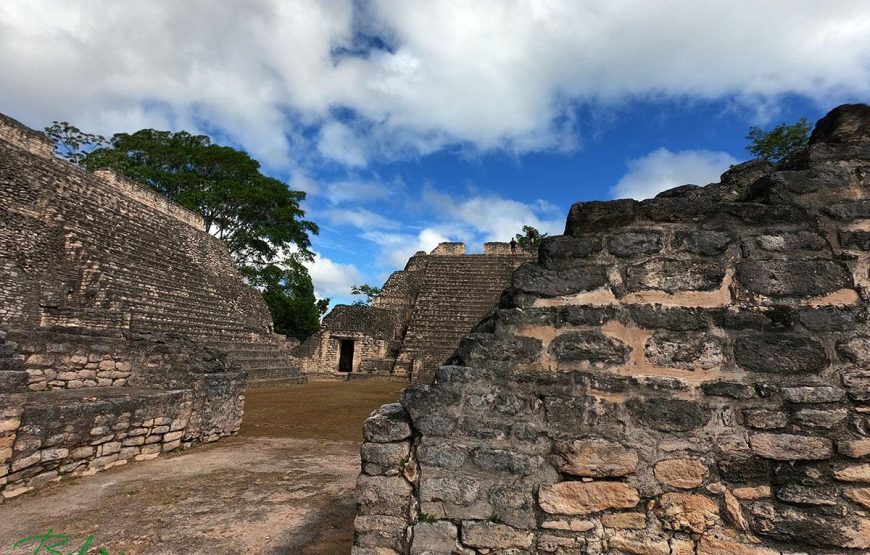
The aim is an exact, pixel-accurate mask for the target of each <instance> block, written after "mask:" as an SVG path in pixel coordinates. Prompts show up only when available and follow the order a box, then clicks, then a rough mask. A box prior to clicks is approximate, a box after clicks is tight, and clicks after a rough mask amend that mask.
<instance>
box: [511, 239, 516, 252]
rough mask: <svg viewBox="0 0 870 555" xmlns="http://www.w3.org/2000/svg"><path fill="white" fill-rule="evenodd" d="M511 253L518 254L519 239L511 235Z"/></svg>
mask: <svg viewBox="0 0 870 555" xmlns="http://www.w3.org/2000/svg"><path fill="white" fill-rule="evenodd" d="M510 245H511V254H516V252H517V240H516V239H514V238H513V237H511V243H510Z"/></svg>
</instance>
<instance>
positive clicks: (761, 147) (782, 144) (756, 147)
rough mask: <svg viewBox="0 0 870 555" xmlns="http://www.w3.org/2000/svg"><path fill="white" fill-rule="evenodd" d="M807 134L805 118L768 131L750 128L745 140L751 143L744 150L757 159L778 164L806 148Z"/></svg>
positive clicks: (807, 126)
mask: <svg viewBox="0 0 870 555" xmlns="http://www.w3.org/2000/svg"><path fill="white" fill-rule="evenodd" d="M809 133H810V124H809V123H807V118H801V119H800V120H798V122H797V123H794V124H792V125H789V124H786V123H782V124H780V125H778V126H776V127H774V128H773V129H771V130H770V131H765V130H763V129H761V128H760V127H750V128H749V134H748V135H746V138H747V139H749V140H750V141H751V142H750V143H749V146H747V147H746V150H748V151H749V152H751V153H752V154H754V155H755V156H757V157H758V158H761V159H764V160H770V161H771V162H778V161H779V160H782V159H783V158H785V157H786V156H788V155H789V154H791V153H793V152H796V151H798V150H800V149H802V148H804V147H805V146H807V142H808V141H809Z"/></svg>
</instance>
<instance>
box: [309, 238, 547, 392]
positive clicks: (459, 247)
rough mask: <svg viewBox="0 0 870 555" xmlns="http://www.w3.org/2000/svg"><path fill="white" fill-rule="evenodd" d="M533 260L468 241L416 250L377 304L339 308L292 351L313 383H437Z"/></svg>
mask: <svg viewBox="0 0 870 555" xmlns="http://www.w3.org/2000/svg"><path fill="white" fill-rule="evenodd" d="M532 256H533V255H532V254H531V253H526V252H523V251H522V250H519V251H516V252H511V249H510V245H508V244H507V243H486V244H485V245H484V252H483V254H466V252H465V245H464V244H462V243H443V244H441V245H438V246H437V247H435V249H433V250H432V252H431V253H429V254H426V253H425V252H418V253H416V254H415V255H414V256H413V257H412V258H411V259H410V260H409V261H408V263H407V264H406V265H405V269H404V270H402V271H399V272H394V273H393V274H392V275H391V276H390V277H389V279H388V280H387V282H386V283H385V284H384V287H383V289H382V290H381V293H380V295H378V297H377V298H376V299H375V300H374V302H373V303H372V306H346V305H345V306H341V305H340V306H338V307H336V308H335V309H333V310H332V312H330V313H329V314H328V315H327V316H326V317H325V318H324V319H323V323H322V331H320V332H319V333H318V334H315V335H313V336H312V337H311V338H309V339H308V340H307V341H306V343H305V344H303V345H300V346H299V347H298V348H297V349H296V350H295V351H294V352H293V354H294V355H296V356H297V357H298V359H299V363H298V365H299V368H301V369H302V370H303V371H305V372H306V373H307V374H308V375H309V376H310V377H312V378H315V379H316V378H320V377H326V376H331V377H351V378H352V377H356V376H357V375H362V376H389V377H396V378H405V379H407V380H413V381H421V380H423V381H426V380H428V379H431V378H432V376H433V375H434V373H435V369H436V368H437V367H438V366H439V365H440V364H442V363H445V362H447V359H448V358H450V356H451V355H453V352H454V351H455V350H456V345H457V344H458V342H459V339H460V338H461V337H462V336H463V335H464V334H465V333H466V332H468V331H469V330H471V328H472V327H474V325H475V324H477V323H478V322H479V321H480V320H482V319H483V318H484V317H486V316H489V314H491V313H492V311H493V310H494V309H495V307H496V305H498V301H499V298H500V296H501V292H502V291H503V290H504V289H505V288H506V287H507V286H508V285H509V284H510V276H511V274H512V273H513V271H514V270H515V269H516V268H517V267H518V266H519V265H520V264H521V263H523V262H524V261H527V260H529V259H530V258H531V257H532Z"/></svg>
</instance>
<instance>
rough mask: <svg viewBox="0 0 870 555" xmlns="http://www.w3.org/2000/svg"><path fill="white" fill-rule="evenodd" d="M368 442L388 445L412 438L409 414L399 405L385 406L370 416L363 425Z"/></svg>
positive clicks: (364, 435)
mask: <svg viewBox="0 0 870 555" xmlns="http://www.w3.org/2000/svg"><path fill="white" fill-rule="evenodd" d="M363 437H364V438H365V440H366V441H370V442H376V443H388V442H392V441H402V440H403V439H407V438H409V437H411V425H410V424H409V423H408V413H407V412H405V409H404V408H402V405H400V404H399V403H392V404H389V405H384V406H382V407H381V408H379V409H377V410H375V411H374V412H373V413H371V414H370V415H369V417H368V418H367V419H366V421H365V423H363Z"/></svg>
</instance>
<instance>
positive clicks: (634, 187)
mask: <svg viewBox="0 0 870 555" xmlns="http://www.w3.org/2000/svg"><path fill="white" fill-rule="evenodd" d="M736 163H738V160H737V159H736V158H734V157H733V156H731V155H730V154H728V153H727V152H714V151H710V150H681V151H678V152H671V151H670V150H668V149H666V148H659V149H657V150H654V151H652V152H650V153H649V154H647V155H645V156H642V157H640V158H636V159H634V160H629V162H628V172H627V173H626V174H625V175H623V176H622V178H621V179H620V180H619V181H618V182H617V183H616V185H614V186H613V188H612V189H611V195H612V196H613V198H633V199H637V200H643V199H646V198H652V197H654V196H656V195H657V194H658V193H660V192H662V191H666V190H667V189H672V188H674V187H677V186H680V185H686V184H689V183H691V184H694V185H707V184H708V183H713V182H715V181H718V180H719V176H721V175H722V173H723V172H724V171H725V170H727V169H728V168H729V167H730V166H731V165H732V164H736Z"/></svg>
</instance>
